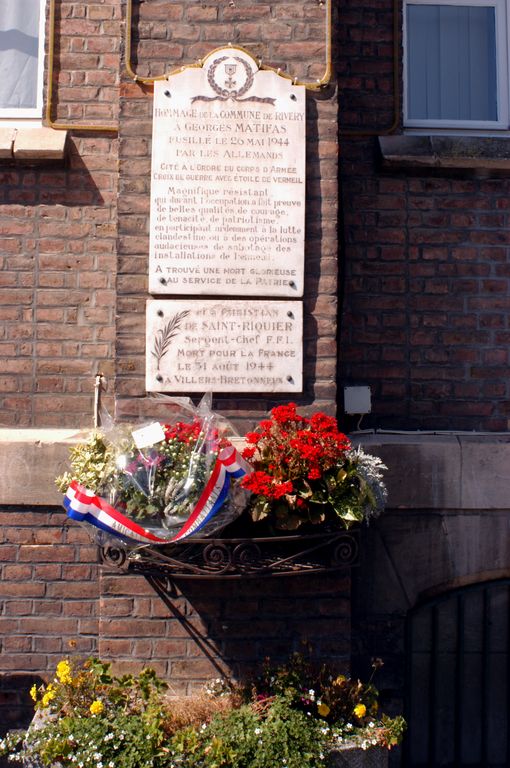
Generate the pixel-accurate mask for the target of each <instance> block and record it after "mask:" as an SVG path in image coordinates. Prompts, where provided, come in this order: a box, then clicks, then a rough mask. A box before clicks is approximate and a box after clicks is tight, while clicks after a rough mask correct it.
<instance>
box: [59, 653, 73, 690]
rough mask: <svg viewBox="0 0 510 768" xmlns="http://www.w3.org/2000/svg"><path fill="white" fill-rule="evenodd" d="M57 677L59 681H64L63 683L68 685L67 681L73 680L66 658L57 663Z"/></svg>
mask: <svg viewBox="0 0 510 768" xmlns="http://www.w3.org/2000/svg"><path fill="white" fill-rule="evenodd" d="M57 677H58V679H59V680H60V682H61V683H64V685H68V684H69V683H72V682H73V678H72V675H71V665H70V664H69V662H68V661H67V659H63V660H62V661H59V663H58V664H57Z"/></svg>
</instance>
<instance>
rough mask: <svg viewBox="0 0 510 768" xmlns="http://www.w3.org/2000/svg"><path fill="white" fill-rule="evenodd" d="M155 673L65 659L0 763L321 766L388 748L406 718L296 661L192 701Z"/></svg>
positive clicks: (38, 690)
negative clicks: (346, 750)
mask: <svg viewBox="0 0 510 768" xmlns="http://www.w3.org/2000/svg"><path fill="white" fill-rule="evenodd" d="M166 689H167V685H166V683H164V682H163V681H162V680H160V679H159V678H158V677H157V676H156V675H155V673H154V672H153V671H152V670H143V671H142V672H141V673H140V674H139V675H138V676H137V677H134V676H131V675H126V676H124V677H120V678H118V677H114V676H112V674H111V671H110V665H109V664H106V663H104V662H101V661H100V660H99V659H88V660H86V661H85V662H83V663H77V662H75V661H73V660H69V659H63V660H62V661H61V662H59V664H58V666H57V670H56V674H55V677H54V679H53V680H52V681H51V682H50V683H48V685H42V686H39V687H38V686H34V687H33V688H32V689H31V692H30V693H31V696H32V698H33V699H34V701H35V707H36V717H35V718H34V721H33V723H32V725H31V726H30V727H29V728H28V731H17V732H10V733H9V734H7V736H6V737H5V738H4V739H3V740H1V741H0V756H6V755H8V756H9V759H10V760H11V761H12V762H20V763H23V764H34V763H35V764H42V765H49V766H51V765H55V764H58V765H60V766H62V768H71V766H74V767H76V766H78V768H118V766H122V768H149V767H150V768H181V766H182V768H274V767H275V766H286V767H287V768H320V767H323V766H324V765H325V764H327V761H328V755H329V754H330V752H331V751H332V750H335V748H337V747H338V746H339V745H341V744H344V743H346V742H349V743H351V744H358V745H360V746H361V748H363V749H369V748H371V747H374V746H383V747H386V748H388V749H390V748H391V747H393V746H394V745H395V744H398V743H399V742H400V740H401V738H402V735H403V731H404V728H405V723H404V721H403V719H402V718H401V717H396V718H393V719H391V718H389V717H386V716H385V715H381V716H380V715H379V711H378V704H377V691H376V690H375V688H374V687H373V685H372V683H369V684H366V685H364V684H362V683H360V682H359V681H355V680H350V679H349V678H347V677H345V676H343V675H340V676H339V675H334V674H331V673H329V672H328V671H327V670H325V669H324V668H322V669H321V670H320V671H319V672H314V671H313V669H312V667H311V666H310V665H308V664H307V663H306V662H305V661H304V660H303V659H302V657H300V656H297V655H296V656H295V657H293V658H292V659H291V660H290V662H289V663H288V664H287V665H283V666H281V667H277V668H275V669H272V668H271V667H270V666H269V664H266V666H265V668H264V671H263V674H262V675H261V676H260V677H259V678H257V679H256V680H255V681H252V682H249V683H246V684H244V685H239V684H235V683H232V682H231V681H224V680H218V681H214V682H213V683H212V684H210V685H208V686H207V687H206V688H205V689H204V691H202V692H200V693H199V694H196V695H194V696H191V697H187V698H176V697H169V696H168V692H167V690H166Z"/></svg>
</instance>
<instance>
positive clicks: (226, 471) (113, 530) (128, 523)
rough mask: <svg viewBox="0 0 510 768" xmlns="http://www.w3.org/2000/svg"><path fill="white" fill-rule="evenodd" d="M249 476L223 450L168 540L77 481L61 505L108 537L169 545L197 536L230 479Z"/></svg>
mask: <svg viewBox="0 0 510 768" xmlns="http://www.w3.org/2000/svg"><path fill="white" fill-rule="evenodd" d="M250 472H252V468H251V467H250V465H249V464H248V463H247V462H246V461H245V460H244V459H243V458H242V456H241V454H240V453H239V451H237V450H236V449H235V448H234V446H233V445H229V446H228V447H227V448H223V449H222V450H221V451H220V453H219V454H218V457H217V459H216V462H215V464H214V467H213V470H212V472H211V476H210V478H209V480H208V481H207V484H206V486H205V488H204V490H203V491H202V493H201V495H200V498H199V500H198V501H197V503H196V504H195V507H194V509H193V511H192V512H191V514H190V515H189V517H188V519H187V520H186V522H185V523H184V525H183V526H182V528H181V530H180V531H179V532H178V533H176V534H175V535H174V536H169V537H168V538H162V537H160V536H156V535H155V534H153V533H151V532H150V531H148V530H147V529H146V528H143V527H142V526H141V525H138V523H135V522H134V520H131V519H130V518H129V517H126V515H124V514H122V512H119V510H117V509H115V507H112V505H111V504H109V503H108V502H107V501H106V500H105V499H102V498H101V497H100V496H96V494H95V493H94V492H93V491H90V490H88V489H87V488H85V487H84V486H83V485H80V484H79V483H77V482H76V480H73V481H72V482H71V484H70V486H69V488H68V489H67V491H66V494H65V496H64V501H63V504H64V507H65V509H66V511H67V514H68V516H69V517H71V518H72V519H73V520H79V521H80V522H85V523H89V524H90V525H93V526H95V527H96V528H99V529H100V530H102V531H105V532H106V533H108V534H110V535H111V536H116V537H118V538H121V539H125V540H127V541H130V542H136V543H140V544H169V543H171V542H177V541H180V540H181V539H185V538H188V537H189V536H192V535H193V534H196V533H198V531H200V530H201V529H202V528H203V527H204V525H206V523H208V522H209V520H211V519H212V518H213V517H214V516H215V515H216V514H217V513H218V512H219V510H220V509H221V507H222V505H223V503H224V502H225V501H226V498H227V496H228V492H229V489H230V482H231V479H232V478H240V477H243V476H244V475H247V474H249V473H250Z"/></svg>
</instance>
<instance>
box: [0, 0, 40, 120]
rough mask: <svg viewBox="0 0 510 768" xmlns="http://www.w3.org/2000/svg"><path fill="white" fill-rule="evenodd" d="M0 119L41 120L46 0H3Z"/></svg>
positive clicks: (1, 14)
mask: <svg viewBox="0 0 510 768" xmlns="http://www.w3.org/2000/svg"><path fill="white" fill-rule="evenodd" d="M1 6H2V8H1V13H0V118H18V119H21V118H40V117H41V116H42V82H43V63H44V62H43V60H44V22H45V13H44V9H45V0H2V2H1Z"/></svg>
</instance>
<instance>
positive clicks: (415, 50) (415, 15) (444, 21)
mask: <svg viewBox="0 0 510 768" xmlns="http://www.w3.org/2000/svg"><path fill="white" fill-rule="evenodd" d="M495 15H496V14H495V8H494V7H493V6H492V7H491V6H485V7H482V6H467V5H466V6H462V5H458V6H457V5H439V4H438V5H408V6H407V69H408V71H407V89H408V90H407V103H408V117H409V118H410V119H412V120H419V119H425V120H434V119H435V120H480V121H482V120H483V121H496V120H497V119H498V105H497V74H496V22H495Z"/></svg>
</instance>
